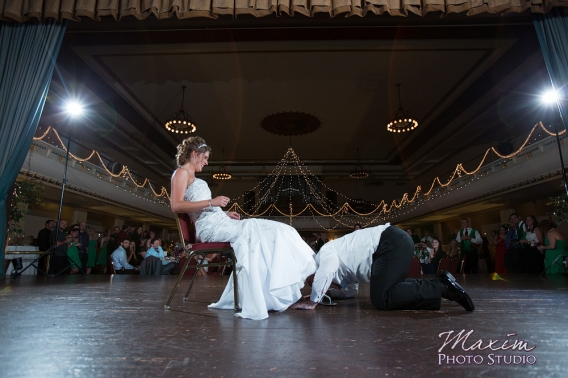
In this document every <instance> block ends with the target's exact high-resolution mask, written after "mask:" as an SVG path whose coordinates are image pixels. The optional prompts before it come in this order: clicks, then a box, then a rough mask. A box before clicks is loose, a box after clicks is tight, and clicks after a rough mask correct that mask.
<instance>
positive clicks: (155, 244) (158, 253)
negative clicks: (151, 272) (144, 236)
mask: <svg viewBox="0 0 568 378" xmlns="http://www.w3.org/2000/svg"><path fill="white" fill-rule="evenodd" d="M152 258H157V259H160V260H161V261H162V269H161V270H160V274H172V270H173V269H174V267H175V265H176V263H175V262H174V261H170V260H166V254H165V253H164V250H163V249H162V240H161V239H160V238H154V239H152V241H151V242H150V248H148V250H147V251H146V257H145V258H144V259H145V260H146V259H152Z"/></svg>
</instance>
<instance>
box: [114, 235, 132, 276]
mask: <svg viewBox="0 0 568 378" xmlns="http://www.w3.org/2000/svg"><path fill="white" fill-rule="evenodd" d="M129 246H130V241H129V240H128V239H126V238H124V239H121V240H120V245H119V246H118V248H117V249H115V250H114V252H113V253H112V254H111V256H112V262H113V263H114V270H115V271H116V274H138V268H137V267H135V266H132V265H130V264H129V263H128V261H127V259H126V250H127V249H128V247H129Z"/></svg>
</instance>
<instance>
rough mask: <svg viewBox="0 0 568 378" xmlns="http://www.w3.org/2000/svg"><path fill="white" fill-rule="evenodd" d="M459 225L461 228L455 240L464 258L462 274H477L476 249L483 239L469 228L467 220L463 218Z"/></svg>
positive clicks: (477, 257)
mask: <svg viewBox="0 0 568 378" xmlns="http://www.w3.org/2000/svg"><path fill="white" fill-rule="evenodd" d="M461 224H462V227H463V228H462V229H461V230H460V232H459V233H458V234H457V237H456V240H457V242H458V243H460V247H461V248H460V249H461V251H462V255H463V256H464V257H465V267H464V273H477V262H478V260H479V254H478V252H477V247H479V246H480V245H482V244H483V239H481V236H480V235H479V232H478V231H477V230H476V229H474V228H472V227H469V219H467V218H463V219H462V221H461Z"/></svg>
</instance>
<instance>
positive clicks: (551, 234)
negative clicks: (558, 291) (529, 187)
mask: <svg viewBox="0 0 568 378" xmlns="http://www.w3.org/2000/svg"><path fill="white" fill-rule="evenodd" d="M493 245H494V246H495V272H496V273H499V274H504V273H532V274H539V273H541V272H543V271H545V270H546V274H547V275H549V274H562V273H564V271H565V265H564V260H563V258H562V256H563V253H564V250H565V249H566V235H564V233H563V232H562V231H560V230H558V229H557V228H556V224H555V223H554V222H552V221H550V220H543V221H541V222H540V223H539V222H538V220H537V219H536V217H535V216H534V215H527V216H526V217H525V220H524V221H523V220H522V218H521V216H520V215H519V214H517V213H513V214H511V216H510V217H509V225H508V226H507V225H502V226H501V227H500V228H499V233H498V234H497V235H495V237H494V239H493Z"/></svg>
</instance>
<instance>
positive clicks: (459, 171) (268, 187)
mask: <svg viewBox="0 0 568 378" xmlns="http://www.w3.org/2000/svg"><path fill="white" fill-rule="evenodd" d="M537 128H539V129H540V130H542V131H544V132H545V133H546V134H548V135H549V136H555V135H556V134H555V133H553V132H550V131H549V130H548V129H547V128H546V127H545V126H544V125H543V124H542V122H539V123H537V124H536V125H534V126H533V128H532V129H531V131H530V133H529V134H528V136H527V138H526V139H525V141H524V143H523V144H522V145H521V147H520V148H519V149H517V150H516V151H514V152H512V153H511V154H508V155H502V154H500V153H499V152H498V151H497V150H496V149H495V147H491V148H488V149H487V150H486V151H485V153H484V154H483V157H482V159H481V161H480V162H479V164H478V165H477V167H476V168H475V169H474V170H472V171H468V170H467V169H465V168H464V166H463V164H462V163H459V164H457V165H456V168H455V169H454V170H453V172H452V174H451V175H450V177H449V178H448V180H446V181H445V182H442V180H441V179H440V178H439V176H437V177H435V178H434V179H433V180H432V183H431V185H430V188H429V189H428V191H426V192H423V191H422V188H421V186H420V185H418V186H416V189H415V191H414V194H413V195H412V196H411V197H410V195H409V194H408V193H404V194H403V195H402V197H401V199H400V200H398V201H397V200H396V199H394V200H393V201H392V202H391V203H390V204H387V203H386V202H385V200H381V201H380V203H378V204H375V203H372V202H365V201H362V200H356V199H352V198H350V197H348V196H346V195H344V194H342V193H339V192H337V191H335V190H334V189H332V188H330V187H329V186H327V185H326V184H325V183H324V182H323V181H321V180H320V179H319V178H318V177H317V176H315V175H313V174H312V173H311V171H310V170H309V169H308V168H307V167H306V166H305V165H304V163H303V162H302V161H301V160H300V158H299V157H298V155H297V154H296V153H295V151H294V150H293V149H292V148H291V147H290V148H288V150H287V152H286V153H285V155H284V157H283V158H282V159H281V160H280V161H279V162H278V164H277V165H276V166H275V167H274V169H273V170H272V172H271V173H270V174H268V176H267V177H266V178H265V179H263V180H261V181H260V182H259V183H258V184H257V185H256V186H254V187H253V188H252V189H251V190H249V191H257V190H258V191H259V193H262V196H261V197H260V199H259V201H258V202H256V203H254V206H253V209H252V211H251V212H247V211H245V210H244V209H243V207H241V206H240V205H239V204H238V203H237V201H238V200H240V199H241V198H243V196H244V194H243V195H241V196H239V197H237V198H235V199H234V202H233V203H232V204H231V206H230V208H229V209H228V211H237V212H239V213H240V214H243V215H246V216H248V217H251V218H257V217H269V218H270V217H272V216H273V215H272V214H273V212H276V213H277V214H279V215H275V216H283V217H286V218H289V222H290V224H292V218H294V217H298V216H304V215H303V214H304V213H305V212H307V211H309V212H310V214H311V217H312V218H313V219H314V220H315V221H316V222H317V223H318V225H319V226H320V227H321V228H322V229H325V230H328V231H329V230H333V229H335V228H337V227H338V226H339V225H343V226H346V227H352V226H353V225H354V224H355V223H361V224H363V225H364V226H365V227H367V226H370V225H374V224H376V223H378V222H379V221H384V220H386V219H387V218H388V217H392V216H395V215H401V214H402V215H404V214H409V213H411V212H412V211H414V210H415V209H416V208H418V207H419V206H420V205H422V204H423V203H424V202H425V201H429V200H431V199H432V198H437V197H440V196H445V195H447V194H449V193H450V192H452V191H454V190H456V189H459V188H452V187H450V186H451V185H452V184H454V183H455V182H456V180H459V179H461V178H462V175H466V176H474V177H470V178H469V179H468V180H467V181H466V183H464V184H463V185H462V186H461V187H464V186H467V185H469V184H470V183H471V182H473V181H474V179H475V180H479V179H480V178H481V177H486V176H487V174H488V172H489V170H492V169H493V168H489V169H488V170H487V171H485V172H481V173H480V174H479V175H477V173H478V172H479V171H480V170H481V169H482V168H483V166H484V164H485V163H486V160H487V157H488V155H489V153H490V152H493V153H494V154H495V155H497V156H498V157H500V158H502V159H511V158H516V157H517V156H518V155H519V154H520V153H521V152H522V150H523V149H524V148H525V147H526V146H527V144H528V143H529V142H530V140H531V137H532V135H533V133H534V132H535V130H536V129H537ZM50 131H53V133H55V135H56V137H57V140H58V141H59V143H60V145H62V146H63V149H64V150H65V151H66V149H65V145H64V143H63V142H62V140H61V138H60V137H59V134H58V133H57V130H55V129H54V128H52V127H51V126H49V127H48V129H47V130H46V131H45V132H44V133H43V135H41V136H40V137H34V140H42V139H44V138H48V140H49V141H50ZM558 134H559V135H565V134H566V130H563V131H562V132H559V133H558ZM69 155H70V156H71V157H72V158H73V159H75V160H76V161H78V162H85V161H87V160H89V159H91V158H93V157H94V156H95V155H96V156H97V158H98V159H99V161H100V162H101V163H102V164H101V165H102V167H103V168H104V169H105V170H106V172H107V173H108V174H109V175H110V176H111V178H118V177H124V178H130V180H131V181H132V183H133V184H134V185H135V186H136V187H137V188H144V187H145V186H148V187H149V188H150V190H151V191H152V193H153V194H154V196H155V197H156V198H161V197H164V198H165V199H167V200H168V201H169V199H170V196H169V193H168V191H167V189H166V188H165V187H161V190H160V192H157V191H156V190H155V189H154V188H153V187H152V184H151V183H150V180H148V179H147V178H145V179H144V181H143V182H142V184H139V183H137V182H136V180H135V179H134V177H133V176H132V174H131V172H130V170H129V169H128V167H126V166H123V168H122V170H121V171H120V172H119V173H118V174H114V173H112V172H111V171H110V170H108V168H107V167H106V165H105V164H104V162H103V160H102V158H101V156H100V154H99V153H98V152H97V151H95V150H93V152H92V153H91V154H90V155H89V156H88V157H87V158H84V159H82V158H79V157H77V156H75V155H73V154H72V153H71V152H70V153H69ZM529 155H530V156H532V151H530V152H529V153H528V154H527V157H529ZM498 165H501V167H503V168H507V161H504V162H502V163H500V164H498ZM281 176H282V177H286V176H288V177H290V181H292V180H291V177H292V176H298V177H300V176H301V177H303V179H304V181H305V183H306V185H307V187H308V189H309V195H310V196H312V197H313V198H314V199H315V201H316V202H319V204H320V206H321V207H322V209H323V212H322V211H320V210H318V209H317V208H316V207H315V206H313V204H312V203H309V202H310V201H311V200H310V201H308V195H307V194H306V193H305V192H304V191H303V190H301V189H297V190H299V191H300V194H301V195H302V199H303V200H304V202H306V203H307V205H306V206H305V207H304V208H303V209H301V210H300V211H299V212H297V213H294V212H293V203H292V197H293V194H292V190H291V189H292V188H288V189H289V201H288V202H289V204H288V211H286V212H285V211H282V210H280V209H279V208H278V206H277V205H276V203H277V202H278V200H279V198H280V197H279V196H280V194H281V193H283V188H282V186H283V185H284V181H285V180H283V179H281V180H279V177H281ZM456 176H457V177H456ZM316 183H317V184H319V185H321V187H322V188H324V189H326V190H328V191H331V192H333V193H335V194H336V195H338V196H340V197H342V198H344V199H346V202H345V203H344V204H343V205H342V206H340V207H338V208H337V209H333V208H331V207H330V206H329V205H328V203H327V202H328V200H327V198H325V197H324V196H323V193H322V191H321V190H319V189H318V188H317V187H315V186H314V184H316ZM276 186H277V188H276ZM434 190H436V192H435V193H433V191H434ZM272 193H274V195H272ZM270 197H273V198H272V199H271V198H270ZM140 198H143V197H140ZM250 201H252V199H249V200H248V201H247V202H245V205H246V204H248V203H249V202H250ZM159 202H161V200H159ZM351 203H355V204H365V205H369V206H371V207H372V209H371V210H370V211H369V212H359V211H357V210H356V209H354V208H353V206H351ZM266 204H268V206H267V207H266V208H264V209H263V210H262V211H260V209H261V208H262V207H263V206H264V205H266ZM410 205H412V206H410ZM334 207H335V205H334ZM403 210H404V211H403ZM316 214H317V215H316ZM322 217H323V218H331V219H333V220H334V221H335V222H336V224H335V225H334V226H333V227H331V228H327V227H324V226H323V225H322V224H321V223H320V222H319V219H318V218H322ZM353 217H355V218H353Z"/></svg>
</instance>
